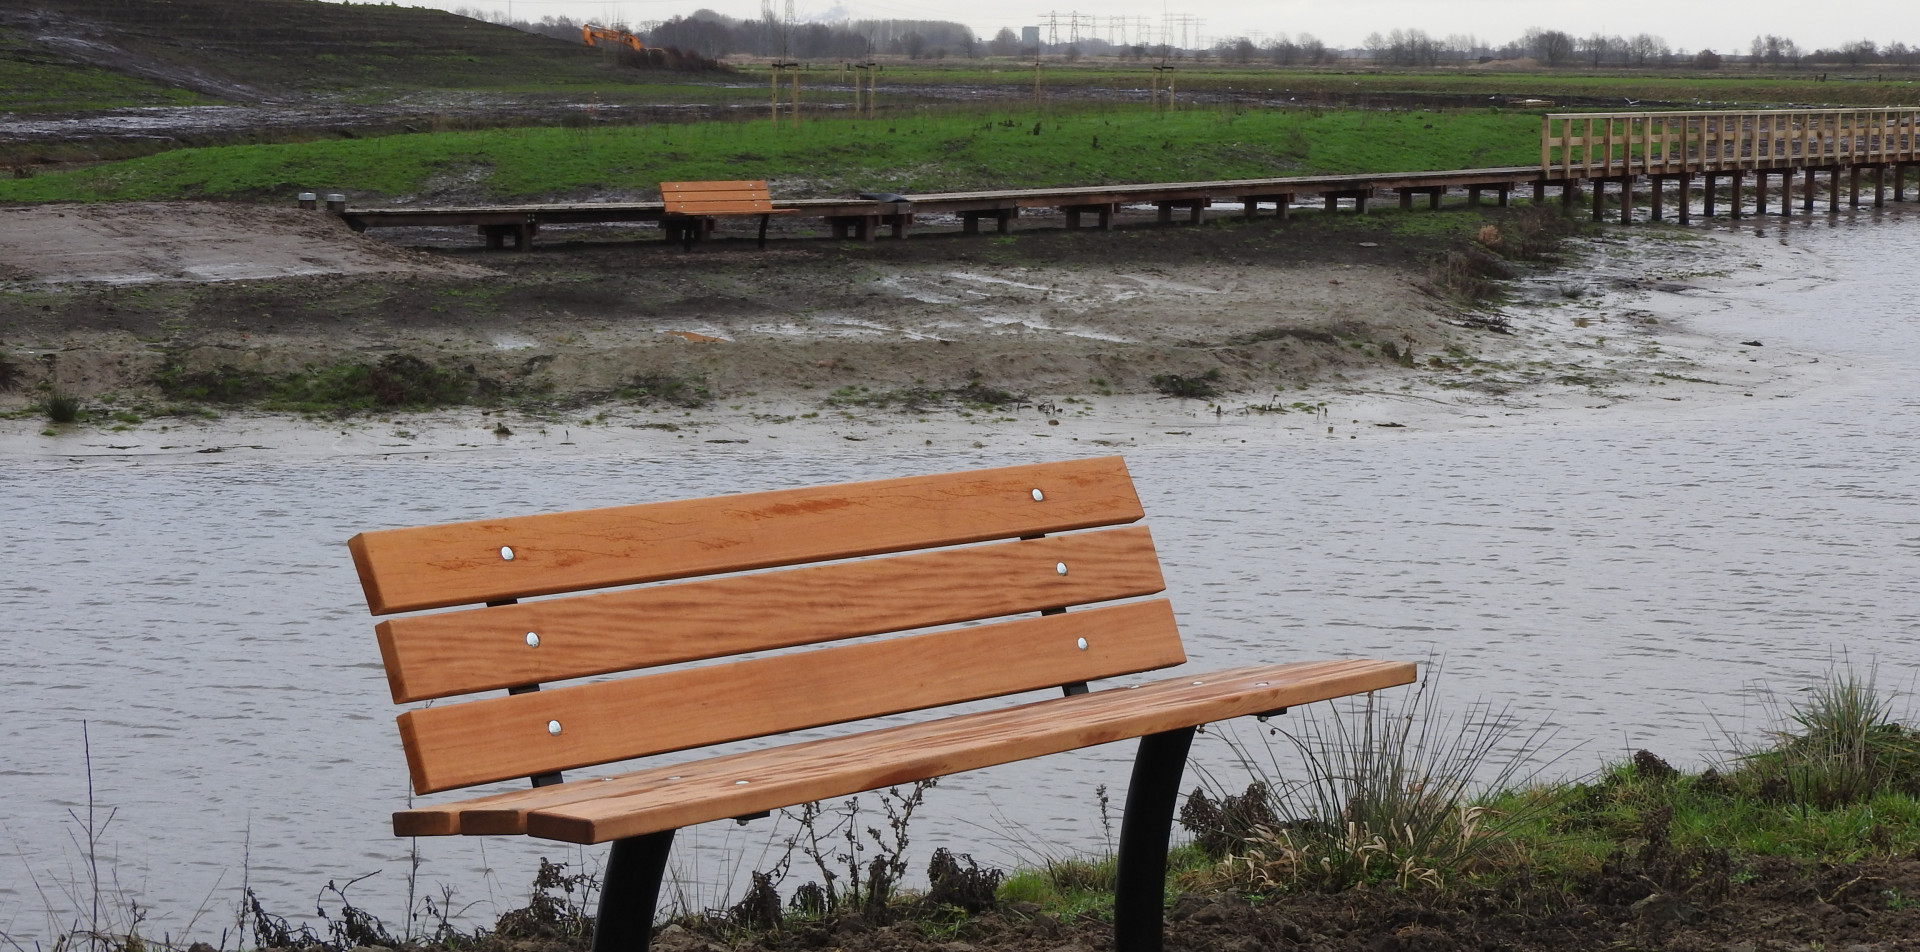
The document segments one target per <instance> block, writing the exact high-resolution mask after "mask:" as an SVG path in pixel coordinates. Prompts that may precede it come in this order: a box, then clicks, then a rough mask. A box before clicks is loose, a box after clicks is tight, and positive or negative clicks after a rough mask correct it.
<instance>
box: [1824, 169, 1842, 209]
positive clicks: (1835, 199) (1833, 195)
mask: <svg viewBox="0 0 1920 952" xmlns="http://www.w3.org/2000/svg"><path fill="white" fill-rule="evenodd" d="M1839 210H1840V167H1839V166H1837V165H1836V166H1834V167H1833V168H1831V169H1828V170H1827V213H1828V214H1832V213H1834V212H1838V211H1839Z"/></svg>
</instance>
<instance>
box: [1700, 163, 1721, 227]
mask: <svg viewBox="0 0 1920 952" xmlns="http://www.w3.org/2000/svg"><path fill="white" fill-rule="evenodd" d="M1700 177H1701V178H1703V179H1705V180H1706V188H1705V189H1703V190H1702V191H1701V192H1700V214H1701V216H1703V217H1706V218H1712V217H1713V197H1714V196H1713V188H1714V185H1715V184H1716V182H1715V180H1716V179H1718V178H1719V176H1717V175H1714V174H1713V173H1712V172H1706V173H1703V174H1702V175H1701V176H1700Z"/></svg>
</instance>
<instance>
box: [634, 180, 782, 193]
mask: <svg viewBox="0 0 1920 952" xmlns="http://www.w3.org/2000/svg"><path fill="white" fill-rule="evenodd" d="M753 189H757V190H759V191H761V192H765V191H767V182H766V180H765V179H738V180H734V181H727V182H661V183H660V194H662V195H666V194H668V193H672V194H676V195H680V194H686V193H688V192H740V191H747V190H753Z"/></svg>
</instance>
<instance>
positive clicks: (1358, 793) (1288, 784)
mask: <svg viewBox="0 0 1920 952" xmlns="http://www.w3.org/2000/svg"><path fill="white" fill-rule="evenodd" d="M1423 692H1424V689H1423ZM1426 697H1430V696H1428V695H1425V694H1424V693H1423V694H1422V695H1420V696H1416V698H1415V699H1414V700H1413V701H1412V702H1409V703H1405V704H1403V705H1400V706H1398V707H1393V706H1387V707H1379V708H1375V707H1366V708H1363V709H1355V710H1352V711H1343V712H1342V713H1340V714H1339V715H1337V716H1335V717H1330V718H1326V717H1323V718H1318V719H1316V718H1312V717H1309V718H1307V719H1305V720H1304V722H1303V727H1301V728H1299V729H1297V730H1296V731H1295V732H1291V733H1287V732H1283V733H1286V734H1287V736H1288V737H1289V738H1290V739H1291V740H1292V741H1293V742H1294V744H1296V745H1297V746H1299V748H1300V751H1301V753H1302V755H1303V757H1304V760H1305V763H1306V767H1305V769H1304V770H1303V771H1302V772H1301V773H1300V774H1299V775H1298V776H1286V775H1282V773H1281V772H1280V771H1279V770H1278V767H1277V766H1276V767H1275V768H1274V769H1273V770H1272V771H1268V770H1267V769H1265V768H1264V767H1261V768H1260V769H1259V770H1258V771H1257V772H1258V773H1259V774H1260V776H1259V777H1258V778H1257V780H1258V782H1257V783H1256V784H1255V786H1254V787H1253V788H1251V789H1250V790H1249V792H1248V795H1247V797H1242V798H1236V797H1229V796H1220V795H1216V794H1209V795H1208V797H1207V799H1206V800H1203V801H1202V802H1201V803H1200V804H1199V805H1198V806H1197V807H1196V806H1195V805H1191V804H1190V805H1189V806H1188V807H1187V808H1186V810H1184V811H1183V812H1182V814H1181V822H1182V823H1183V824H1184V825H1186V826H1187V827H1188V828H1189V830H1191V831H1193V832H1194V833H1195V835H1196V837H1197V838H1198V842H1200V843H1201V844H1202V845H1206V846H1208V848H1209V850H1210V852H1212V853H1213V854H1214V855H1215V856H1217V857H1221V858H1222V861H1221V863H1220V864H1219V866H1217V867H1216V868H1215V869H1214V870H1213V872H1212V874H1211V876H1210V877H1206V878H1207V880H1208V881H1209V882H1210V883H1211V884H1212V885H1216V886H1217V885H1222V884H1229V885H1238V886H1240V887H1243V888H1253V889H1256V890H1281V891H1286V890H1303V889H1304V890H1313V889H1341V888H1346V887H1348V886H1352V885H1355V884H1359V883H1378V884H1389V883H1390V884H1392V885H1395V886H1397V887H1399V888H1403V889H1406V888H1415V889H1426V888H1433V889H1444V888H1447V887H1449V886H1451V885H1453V884H1457V883H1475V882H1477V883H1481V884H1486V883H1491V882H1498V881H1501V880H1506V879H1512V878H1532V877H1546V878H1548V879H1549V880H1554V881H1561V882H1564V883H1566V884H1568V885H1569V886H1574V885H1577V884H1579V883H1581V882H1587V881H1589V879H1590V878H1591V877H1593V876H1596V875H1603V876H1604V875H1608V873H1607V869H1608V868H1609V867H1611V868H1613V869H1615V870H1616V871H1617V870H1618V869H1621V868H1629V869H1640V870H1641V872H1642V873H1644V874H1645V875H1651V876H1654V877H1655V878H1658V877H1660V876H1669V875H1681V874H1683V873H1684V874H1686V875H1694V874H1696V873H1698V872H1699V870H1701V869H1704V868H1706V867H1709V866H1714V865H1716V864H1717V865H1718V866H1719V867H1720V868H1722V869H1731V870H1735V871H1737V870H1738V869H1740V868H1742V867H1743V866H1744V865H1747V864H1750V863H1751V862H1752V861H1754V860H1756V859H1759V858H1763V857H1781V858H1786V859H1791V860H1796V861H1800V862H1805V863H1813V864H1839V863H1852V862H1859V861H1863V860H1869V859H1887V858H1892V857H1899V856H1905V855H1911V854H1912V853H1913V852H1914V851H1915V850H1916V849H1920V735H1917V734H1916V733H1915V732H1913V731H1911V730H1908V729H1907V728H1905V727H1903V726H1901V725H1899V724H1897V723H1895V722H1894V721H1893V720H1892V718H1891V707H1892V706H1891V703H1890V702H1889V701H1888V699H1887V698H1886V696H1885V695H1883V694H1881V693H1879V692H1878V691H1877V690H1876V689H1875V687H1874V682H1873V678H1872V677H1871V675H1868V676H1865V677H1862V676H1860V675H1858V674H1856V673H1855V672H1853V671H1851V670H1846V669H1838V670H1835V671H1833V672H1829V674H1828V675H1827V677H1826V678H1825V679H1824V680H1823V681H1822V682H1820V683H1818V684H1816V685H1814V686H1813V687H1812V688H1811V689H1810V690H1808V691H1807V693H1806V694H1805V695H1804V697H1802V698H1801V699H1800V700H1798V701H1797V702H1793V703H1789V704H1779V705H1772V706H1773V708H1774V716H1773V720H1774V722H1775V726H1774V727H1773V728H1772V729H1770V730H1769V731H1767V733H1766V734H1765V735H1764V743H1763V744H1761V745H1760V746H1759V747H1757V748H1756V749H1752V750H1748V751H1746V752H1745V753H1742V754H1740V755H1738V756H1737V757H1735V758H1734V759H1733V760H1731V761H1730V762H1728V763H1726V764H1723V765H1721V766H1720V767H1710V768H1707V769H1705V770H1703V771H1700V772H1698V773H1691V774H1690V773H1685V772H1682V771H1679V770H1676V769H1674V768H1673V767H1671V766H1669V765H1668V764H1667V763H1666V762H1665V761H1663V760H1661V759H1660V758H1659V757H1656V756H1654V755H1653V754H1651V753H1648V752H1646V751H1641V752H1639V753H1638V754H1636V755H1635V756H1634V757H1633V758H1632V759H1631V760H1629V761H1627V762H1625V763H1620V764H1616V765H1613V766H1611V767H1609V768H1607V769H1605V770H1603V771H1602V772H1601V773H1600V774H1599V775H1597V776H1595V777H1594V778H1592V779H1588V780H1582V781H1577V782H1570V783H1518V784H1516V783H1512V782H1511V779H1512V778H1513V777H1514V770H1515V767H1516V765H1517V764H1518V763H1519V758H1517V757H1516V756H1515V755H1516V754H1526V753H1527V752H1528V751H1529V750H1533V749H1537V741H1538V733H1537V732H1535V733H1534V734H1532V735H1527V736H1520V735H1526V732H1525V731H1524V730H1521V729H1520V728H1519V727H1518V726H1517V725H1514V724H1513V723H1512V722H1511V721H1510V720H1509V719H1508V718H1506V717H1505V715H1504V713H1503V712H1497V711H1495V712H1490V713H1491V714H1492V715H1493V716H1477V715H1474V714H1469V715H1468V716H1467V717H1466V718H1465V719H1464V720H1463V721H1460V722H1457V723H1455V722H1450V721H1448V720H1445V719H1441V718H1439V717H1437V716H1436V715H1437V711H1436V710H1435V709H1434V708H1433V707H1432V706H1431V705H1430V704H1428V703H1425V702H1424V700H1423V698H1426ZM1516 736H1520V741H1519V742H1518V743H1515V742H1513V738H1514V737H1516ZM1261 759H1262V758H1260V757H1259V756H1258V754H1256V755H1255V756H1253V757H1251V758H1248V757H1243V758H1242V760H1243V762H1246V763H1248V764H1250V765H1259V764H1260V761H1261ZM1476 781H1481V782H1484V783H1486V786H1485V787H1483V788H1480V789H1479V791H1478V792H1476V790H1475V782H1476ZM1215 786H1217V785H1215ZM1248 798H1256V800H1255V802H1251V803H1250V802H1249V800H1248ZM1209 804H1211V806H1209ZM1236 815H1238V816H1240V817H1242V818H1243V819H1242V821H1241V822H1238V823H1235V822H1231V818H1232V817H1234V816H1236ZM1247 817H1251V818H1253V819H1252V820H1251V821H1249V820H1246V819H1245V818H1247ZM1196 818H1200V820H1201V821H1204V820H1205V819H1206V818H1214V819H1213V820H1212V821H1211V822H1196ZM1235 844H1237V845H1235ZM1629 858H1630V859H1631V861H1630V862H1629ZM1623 864H1624V865H1623ZM1634 864H1637V866H1635V865H1634ZM1689 871H1691V872H1689ZM1636 875H1639V874H1636Z"/></svg>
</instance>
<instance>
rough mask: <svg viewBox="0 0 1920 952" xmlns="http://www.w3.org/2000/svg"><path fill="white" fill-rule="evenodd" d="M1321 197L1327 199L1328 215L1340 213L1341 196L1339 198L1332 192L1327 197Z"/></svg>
mask: <svg viewBox="0 0 1920 952" xmlns="http://www.w3.org/2000/svg"><path fill="white" fill-rule="evenodd" d="M1321 197H1323V198H1325V199H1326V200H1327V214H1329V215H1331V214H1333V213H1334V212H1337V211H1339V210H1340V197H1339V196H1337V195H1335V194H1333V193H1332V192H1328V193H1327V194H1326V195H1324V196H1321Z"/></svg>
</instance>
